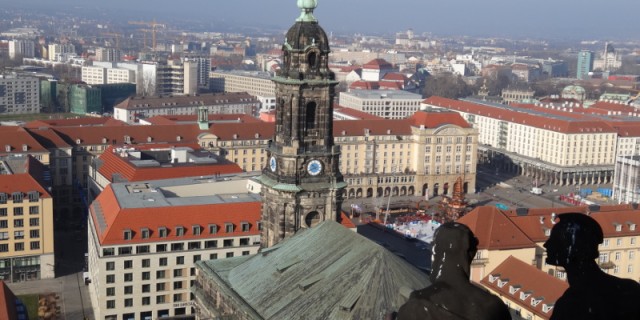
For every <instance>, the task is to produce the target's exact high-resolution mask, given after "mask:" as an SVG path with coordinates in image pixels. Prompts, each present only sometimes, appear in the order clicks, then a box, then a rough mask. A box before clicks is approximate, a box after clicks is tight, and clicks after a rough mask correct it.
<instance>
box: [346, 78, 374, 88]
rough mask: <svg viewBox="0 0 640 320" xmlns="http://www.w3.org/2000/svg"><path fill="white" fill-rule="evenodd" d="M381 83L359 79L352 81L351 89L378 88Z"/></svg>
mask: <svg viewBox="0 0 640 320" xmlns="http://www.w3.org/2000/svg"><path fill="white" fill-rule="evenodd" d="M379 88H380V84H379V82H378V81H364V80H358V81H354V82H353V83H351V85H350V86H349V89H361V90H378V89H379Z"/></svg>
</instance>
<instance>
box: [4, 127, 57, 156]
mask: <svg viewBox="0 0 640 320" xmlns="http://www.w3.org/2000/svg"><path fill="white" fill-rule="evenodd" d="M23 145H27V151H23V149H22V146H23ZM6 146H10V147H11V151H9V152H7V150H6V149H5V148H6ZM0 148H1V149H0V150H1V151H0V152H2V153H31V152H47V149H46V148H45V147H43V146H42V145H41V144H40V143H39V142H38V141H37V140H36V139H34V138H33V137H32V136H31V135H30V134H29V132H27V130H26V129H25V128H22V127H15V126H0Z"/></svg>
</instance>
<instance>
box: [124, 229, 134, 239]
mask: <svg viewBox="0 0 640 320" xmlns="http://www.w3.org/2000/svg"><path fill="white" fill-rule="evenodd" d="M123 237H124V239H125V240H131V239H132V238H133V232H131V230H130V229H125V230H124V232H123Z"/></svg>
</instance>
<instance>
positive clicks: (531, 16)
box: [6, 0, 640, 40]
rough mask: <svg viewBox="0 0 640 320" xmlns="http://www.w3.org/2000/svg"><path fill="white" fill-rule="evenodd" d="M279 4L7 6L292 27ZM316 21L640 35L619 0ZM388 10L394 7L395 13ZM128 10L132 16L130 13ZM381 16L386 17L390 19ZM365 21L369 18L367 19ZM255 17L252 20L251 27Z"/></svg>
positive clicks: (324, 4)
mask: <svg viewBox="0 0 640 320" xmlns="http://www.w3.org/2000/svg"><path fill="white" fill-rule="evenodd" d="M290 1H291V2H292V5H288V6H285V5H282V1H281V0H280V1H275V0H261V1H258V0H245V1H243V2H210V1H206V0H187V1H184V2H183V5H181V6H175V2H172V1H167V0H157V1H153V2H150V1H139V2H133V3H132V2H129V1H124V0H113V1H109V2H98V1H95V0H89V1H80V0H60V1H56V2H55V3H51V2H50V1H44V0H25V1H22V2H21V3H19V4H17V3H12V4H9V3H7V4H6V5H7V7H8V6H13V7H17V8H36V7H39V8H43V9H46V8H47V7H49V8H65V7H67V8H66V9H67V10H68V9H69V7H71V8H73V9H74V10H86V9H92V8H96V9H99V10H98V11H97V12H99V13H100V14H101V15H103V16H104V15H108V14H109V12H118V13H119V14H122V15H134V16H135V15H137V16H146V17H156V18H158V19H163V18H165V17H168V15H171V17H172V18H189V17H192V18H194V19H198V20H201V21H202V20H203V19H207V18H208V17H211V19H212V22H214V23H216V24H222V25H228V26H245V27H253V26H256V27H274V28H283V29H285V28H288V23H289V22H290V21H289V20H291V19H287V17H291V16H295V15H296V10H297V8H296V7H295V3H294V1H293V0H290ZM319 4H320V6H319V8H318V9H317V10H316V17H317V18H318V19H319V20H320V21H321V23H322V24H323V25H324V26H326V29H327V32H338V33H386V34H389V33H395V32H398V31H402V30H407V29H409V28H412V29H413V30H415V32H416V33H417V34H420V33H422V32H431V33H433V34H436V35H469V36H490V37H532V38H550V39H571V40H591V39H610V40H621V39H629V38H634V37H636V34H635V33H634V32H633V31H632V28H630V25H631V21H633V19H634V13H635V12H638V11H639V10H640V3H639V2H637V1H634V0H612V1H609V2H607V6H608V7H609V8H618V9H619V10H615V13H616V14H615V15H603V14H602V12H603V11H601V10H593V9H592V8H591V7H588V6H584V5H583V4H582V3H580V2H577V1H574V0H568V1H562V2H554V1H551V0H540V1H536V2H535V3H531V4H530V5H528V6H527V4H524V5H523V4H522V3H519V2H518V3H516V2H512V1H504V0H487V1H484V2H482V3H481V4H480V3H478V2H471V1H469V0H462V1H457V2H455V3H453V2H446V3H412V1H409V0H399V1H395V2H393V4H392V5H390V3H389V2H383V1H381V0H368V1H363V0H352V1H349V2H348V3H345V2H340V1H336V0H321V1H320V3H319ZM387 7H388V8H387ZM122 8H125V9H126V10H127V11H126V12H123V11H122ZM381 13H384V15H386V16H383V15H381ZM361 17H364V19H363V18H361ZM247 20H249V21H250V22H247Z"/></svg>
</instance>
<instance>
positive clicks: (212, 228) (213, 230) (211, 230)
mask: <svg viewBox="0 0 640 320" xmlns="http://www.w3.org/2000/svg"><path fill="white" fill-rule="evenodd" d="M216 233H218V225H215V224H210V225H209V234H216Z"/></svg>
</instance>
